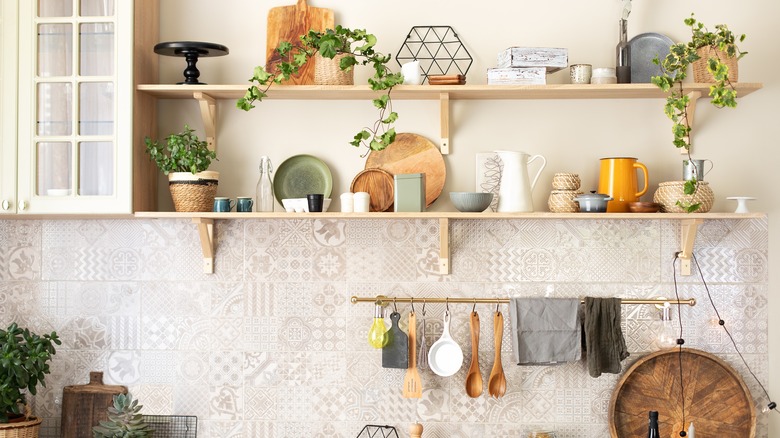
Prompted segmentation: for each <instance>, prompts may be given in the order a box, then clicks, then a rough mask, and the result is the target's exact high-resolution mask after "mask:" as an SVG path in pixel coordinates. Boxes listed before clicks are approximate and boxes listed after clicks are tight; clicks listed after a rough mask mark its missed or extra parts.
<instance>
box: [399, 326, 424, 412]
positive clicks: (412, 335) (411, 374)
mask: <svg viewBox="0 0 780 438" xmlns="http://www.w3.org/2000/svg"><path fill="white" fill-rule="evenodd" d="M403 397H404V398H422V382H420V373H419V372H418V371H417V317H416V316H415V314H414V312H409V368H407V369H406V375H405V376H404V390H403Z"/></svg>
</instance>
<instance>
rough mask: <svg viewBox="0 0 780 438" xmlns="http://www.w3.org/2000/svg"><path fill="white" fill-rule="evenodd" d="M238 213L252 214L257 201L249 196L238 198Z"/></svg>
mask: <svg viewBox="0 0 780 438" xmlns="http://www.w3.org/2000/svg"><path fill="white" fill-rule="evenodd" d="M236 199H237V200H236V211H237V212H239V213H251V212H252V206H253V205H254V203H255V201H254V200H253V199H252V198H250V197H248V196H241V197H238V198H236Z"/></svg>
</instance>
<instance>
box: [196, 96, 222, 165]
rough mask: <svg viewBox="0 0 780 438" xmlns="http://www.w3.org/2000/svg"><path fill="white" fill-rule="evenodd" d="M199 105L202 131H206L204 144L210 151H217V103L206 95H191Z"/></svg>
mask: <svg viewBox="0 0 780 438" xmlns="http://www.w3.org/2000/svg"><path fill="white" fill-rule="evenodd" d="M192 96H193V97H194V98H195V100H197V101H198V105H200V117H201V118H202V119H203V129H204V130H205V131H206V143H208V145H209V149H211V150H212V151H216V150H217V101H216V99H214V98H213V97H211V96H209V95H208V94H206V93H202V92H200V91H196V92H194V93H192Z"/></svg>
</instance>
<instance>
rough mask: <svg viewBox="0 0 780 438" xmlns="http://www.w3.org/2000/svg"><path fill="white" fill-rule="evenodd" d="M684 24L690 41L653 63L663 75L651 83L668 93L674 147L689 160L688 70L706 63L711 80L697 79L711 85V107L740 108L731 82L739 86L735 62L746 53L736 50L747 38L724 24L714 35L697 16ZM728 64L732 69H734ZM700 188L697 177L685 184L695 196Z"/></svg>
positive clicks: (685, 205) (688, 205) (690, 209)
mask: <svg viewBox="0 0 780 438" xmlns="http://www.w3.org/2000/svg"><path fill="white" fill-rule="evenodd" d="M684 23H685V25H686V26H688V27H690V29H691V39H690V40H689V41H688V42H684V43H677V44H673V45H672V46H671V47H670V48H669V53H668V54H667V55H666V57H664V59H662V60H659V59H658V58H656V59H654V60H653V62H654V63H655V64H656V65H658V66H660V68H661V74H660V75H658V76H654V77H653V78H652V79H651V81H652V83H653V84H655V85H656V86H658V87H659V88H660V89H662V90H663V91H665V92H667V93H668V94H667V97H666V103H665V105H664V113H665V114H666V116H667V117H669V119H670V120H671V121H672V134H673V137H674V139H673V141H672V143H673V144H674V145H675V147H677V148H685V151H686V152H687V155H688V159H689V160H690V159H691V158H692V157H691V150H690V148H691V136H690V134H691V121H690V118H689V117H688V115H689V114H688V112H689V109H690V108H691V107H690V103H691V99H690V96H689V93H688V92H686V90H685V87H684V86H683V80H685V78H686V77H687V76H688V69H689V67H690V66H694V69H695V71H701V70H703V69H702V68H699V69H696V66H695V64H696V63H697V62H698V63H701V62H704V63H706V71H707V72H709V74H710V75H711V76H710V77H709V78H707V77H702V78H697V80H702V81H704V80H706V81H708V82H711V85H710V89H709V96H710V97H711V98H712V100H711V103H712V104H713V105H714V106H715V107H717V108H723V107H729V108H734V107H736V106H737V90H736V88H735V87H734V84H733V83H732V81H734V82H736V75H735V73H736V72H735V70H736V61H738V60H739V59H741V58H742V57H743V56H745V55H746V54H747V52H742V51H740V49H739V47H738V46H737V43H738V42H742V41H744V40H745V35H744V34H742V35H736V34H734V33H733V32H732V31H731V30H730V29H729V28H728V26H726V25H725V24H718V25H716V26H715V30H714V31H711V30H709V29H707V27H705V26H704V24H702V23H701V22H699V21H698V20H696V18H695V16H694V14H691V16H690V17H689V18H686V19H685V20H684ZM704 57H706V58H704ZM729 64H731V65H732V67H731V68H730V67H729ZM730 73H731V74H730ZM697 188H698V182H697V176H696V175H694V178H693V179H692V180H690V181H686V182H685V187H684V193H685V194H686V195H693V194H695V192H696V190H697ZM678 206H680V207H682V208H683V209H684V210H685V211H687V212H694V211H696V210H698V209H699V207H700V206H701V205H700V204H699V203H686V202H684V201H678Z"/></svg>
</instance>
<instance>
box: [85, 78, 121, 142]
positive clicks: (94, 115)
mask: <svg viewBox="0 0 780 438" xmlns="http://www.w3.org/2000/svg"><path fill="white" fill-rule="evenodd" d="M79 89H80V92H79V134H81V135H112V134H113V133H114V119H113V117H114V84H113V83H111V82H83V83H81V84H80V85H79Z"/></svg>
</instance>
